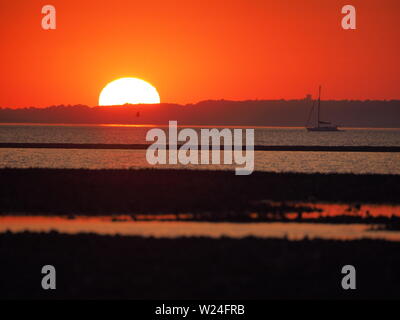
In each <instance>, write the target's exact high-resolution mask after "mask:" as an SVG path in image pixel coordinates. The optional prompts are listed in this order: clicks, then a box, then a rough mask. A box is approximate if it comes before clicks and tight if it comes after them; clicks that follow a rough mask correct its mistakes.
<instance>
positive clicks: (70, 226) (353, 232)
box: [0, 216, 400, 241]
mask: <svg viewBox="0 0 400 320" xmlns="http://www.w3.org/2000/svg"><path fill="white" fill-rule="evenodd" d="M370 228H371V225H363V224H341V225H338V224H312V223H282V222H271V223H227V222H221V223H209V222H174V221H168V222H165V221H163V222H161V221H113V220H112V218H111V217H76V218H75V219H66V218H62V217H45V216H43V217H38V216H35V217H31V216H25V217H21V216H20V217H15V216H2V217H0V232H5V231H12V232H23V231H31V232H49V231H53V230H54V231H58V232H61V233H69V234H78V233H96V234H101V235H116V234H120V235H129V236H143V237H156V238H177V237H211V238H220V237H231V238H243V237H248V236H253V237H258V238H284V237H285V238H288V239H290V240H301V239H304V238H305V237H308V238H309V239H314V238H320V239H339V240H355V239H384V240H389V241H400V232H397V231H371V230H370Z"/></svg>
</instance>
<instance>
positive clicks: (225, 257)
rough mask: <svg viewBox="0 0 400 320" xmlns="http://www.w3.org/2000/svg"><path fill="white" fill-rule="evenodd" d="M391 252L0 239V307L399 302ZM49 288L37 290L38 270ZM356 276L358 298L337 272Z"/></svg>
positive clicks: (347, 244) (368, 245)
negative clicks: (38, 302) (33, 303)
mask: <svg viewBox="0 0 400 320" xmlns="http://www.w3.org/2000/svg"><path fill="white" fill-rule="evenodd" d="M399 250H400V243H396V242H385V241H376V240H357V241H330V240H303V241H288V240H285V239H256V238H245V239H240V240H235V239H229V238H222V239H209V238H178V239H154V238H141V237H121V236H99V235H93V234H81V235H64V234H58V233H54V232H53V233H49V234H33V233H21V234H12V233H3V234H0V270H1V276H0V298H1V299H11V298H28V299H31V298H39V299H53V298H54V299H55V298H68V299H93V298H100V299H102V298H112V299H114V298H119V299H122V298H126V299H198V298H199V299H275V298H318V299H324V298H345V299H353V298H355V299H357V298H376V299H382V298H398V297H399V294H398V292H399V287H400V274H399V272H398V270H400V255H399V254H398V252H399ZM47 264H51V265H54V266H55V268H56V272H57V273H56V275H57V289H56V290H52V291H44V290H42V289H41V279H42V276H43V275H42V274H41V268H42V266H44V265H47ZM347 264H351V265H354V266H355V267H356V271H357V273H356V285H357V289H356V290H354V291H352V290H347V291H345V290H343V289H342V287H341V279H342V277H343V276H344V275H342V274H341V269H342V267H343V266H344V265H347Z"/></svg>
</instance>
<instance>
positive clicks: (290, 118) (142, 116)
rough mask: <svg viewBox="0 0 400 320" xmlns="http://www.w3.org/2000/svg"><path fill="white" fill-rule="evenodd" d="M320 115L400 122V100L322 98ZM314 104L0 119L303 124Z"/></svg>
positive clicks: (54, 110)
mask: <svg viewBox="0 0 400 320" xmlns="http://www.w3.org/2000/svg"><path fill="white" fill-rule="evenodd" d="M322 104H323V111H322V114H321V120H324V119H329V121H332V122H334V123H335V124H338V125H339V126H341V127H384V128H385V127H387V128H399V127H400V100H365V101H360V100H326V101H322ZM311 106H312V101H311V100H310V99H309V98H306V99H299V100H249V101H228V100H207V101H202V102H198V103H196V104H187V105H179V104H170V103H161V104H139V105H124V106H110V107H89V106H85V105H75V106H70V105H68V106H64V105H60V106H50V107H47V108H35V107H30V108H20V109H11V108H0V122H1V123H68V124H163V125H167V124H168V121H169V120H177V121H178V123H179V124H181V125H225V126H228V125H243V126H305V124H306V121H307V117H308V115H309V112H310V109H311Z"/></svg>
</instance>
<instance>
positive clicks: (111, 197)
mask: <svg viewBox="0 0 400 320" xmlns="http://www.w3.org/2000/svg"><path fill="white" fill-rule="evenodd" d="M0 181H1V184H0V195H1V196H0V214H1V213H3V214H9V213H29V214H42V215H43V214H66V215H69V214H88V215H95V214H114V213H116V214H124V213H172V214H174V213H184V212H190V213H194V214H196V213H210V214H214V215H216V214H218V215H223V214H227V213H228V214H230V215H236V217H237V216H238V215H243V214H248V213H249V212H262V211H263V210H267V209H268V208H267V207H266V206H265V204H263V203H262V200H266V199H268V200H274V201H310V202H312V201H330V202H347V203H361V204H362V203H399V202H400V197H399V194H400V175H353V174H299V173H269V172H254V173H253V174H252V175H250V176H236V175H235V174H234V172H232V171H200V170H193V171H190V170H152V169H147V170H86V169H0Z"/></svg>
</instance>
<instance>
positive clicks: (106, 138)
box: [0, 124, 400, 174]
mask: <svg viewBox="0 0 400 320" xmlns="http://www.w3.org/2000/svg"><path fill="white" fill-rule="evenodd" d="M151 128H152V127H143V126H139V127H136V126H119V125H118V126H113V125H86V126H84V125H21V124H5V125H4V124H3V125H0V142H25V143H29V142H31V143H34V142H35V143H39V142H41V143H106V144H117V143H126V144H134V143H146V141H145V136H146V133H147V131H148V130H149V129H151ZM164 128H165V130H167V128H166V127H164ZM195 129H196V130H200V128H198V127H197V128H195ZM255 144H256V145H305V146H307V145H322V146H400V130H399V129H345V131H343V132H322V133H321V132H317V133H316V132H307V131H306V130H305V129H304V128H256V130H255ZM145 155H146V151H145V150H66V149H0V167H2V168H4V167H14V168H27V167H50V168H89V169H103V168H104V169H105V168H149V167H154V166H151V165H149V164H148V163H147V161H146V156H145ZM234 167H235V166H229V165H218V166H215V165H207V166H202V165H199V166H184V167H183V166H181V165H175V166H158V167H157V168H188V169H214V170H220V169H221V170H224V169H233V168H234ZM255 170H258V171H274V172H289V171H294V172H306V173H312V172H323V173H329V172H339V173H345V172H346V173H347V172H350V173H380V174H400V154H399V153H365V152H359V153H358V152H293V151H292V152H291V151H279V152H276V151H274V152H269V151H256V152H255Z"/></svg>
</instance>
